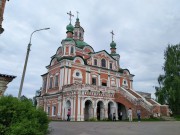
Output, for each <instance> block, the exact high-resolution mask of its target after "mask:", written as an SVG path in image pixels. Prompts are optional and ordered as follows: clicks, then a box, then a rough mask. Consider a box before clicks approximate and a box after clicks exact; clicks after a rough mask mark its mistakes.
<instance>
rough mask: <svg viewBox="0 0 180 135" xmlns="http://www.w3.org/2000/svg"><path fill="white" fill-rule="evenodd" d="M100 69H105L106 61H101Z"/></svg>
mask: <svg viewBox="0 0 180 135" xmlns="http://www.w3.org/2000/svg"><path fill="white" fill-rule="evenodd" d="M101 67H104V68H106V59H104V58H103V59H101Z"/></svg>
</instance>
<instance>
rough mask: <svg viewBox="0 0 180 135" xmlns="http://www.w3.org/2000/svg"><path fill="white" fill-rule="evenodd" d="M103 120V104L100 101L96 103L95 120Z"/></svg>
mask: <svg viewBox="0 0 180 135" xmlns="http://www.w3.org/2000/svg"><path fill="white" fill-rule="evenodd" d="M103 119H104V104H103V102H102V101H99V102H98V103H97V120H103Z"/></svg>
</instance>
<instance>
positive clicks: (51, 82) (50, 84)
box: [49, 77, 53, 89]
mask: <svg viewBox="0 0 180 135" xmlns="http://www.w3.org/2000/svg"><path fill="white" fill-rule="evenodd" d="M52 84H53V78H52V77H51V78H50V83H49V88H50V89H51V88H52Z"/></svg>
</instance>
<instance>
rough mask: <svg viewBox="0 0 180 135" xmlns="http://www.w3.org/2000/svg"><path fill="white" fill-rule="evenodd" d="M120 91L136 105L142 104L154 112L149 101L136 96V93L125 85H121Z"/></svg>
mask: <svg viewBox="0 0 180 135" xmlns="http://www.w3.org/2000/svg"><path fill="white" fill-rule="evenodd" d="M119 91H120V93H121V94H122V95H123V96H124V97H125V98H126V99H127V100H129V101H130V102H132V103H133V104H135V105H141V106H142V107H143V108H145V109H146V110H147V111H149V112H152V108H153V106H152V105H149V104H148V103H147V101H145V100H144V99H143V98H136V97H135V96H134V95H132V94H131V93H130V92H129V91H128V90H126V89H125V88H123V87H120V89H119Z"/></svg>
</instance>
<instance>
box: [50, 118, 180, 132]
mask: <svg viewBox="0 0 180 135" xmlns="http://www.w3.org/2000/svg"><path fill="white" fill-rule="evenodd" d="M50 127H51V128H52V132H51V135H180V122H177V121H172V122H132V123H130V122H51V123H50Z"/></svg>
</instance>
